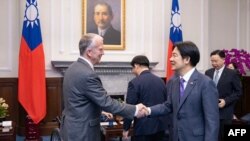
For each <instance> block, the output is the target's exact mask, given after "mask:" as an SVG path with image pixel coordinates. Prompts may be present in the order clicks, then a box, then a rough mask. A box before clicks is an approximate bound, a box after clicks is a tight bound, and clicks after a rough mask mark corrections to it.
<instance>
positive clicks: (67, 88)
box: [61, 33, 143, 141]
mask: <svg viewBox="0 0 250 141" xmlns="http://www.w3.org/2000/svg"><path fill="white" fill-rule="evenodd" d="M79 50H80V57H79V58H78V60H77V61H76V62H74V63H72V64H71V65H70V66H69V68H68V69H67V71H66V72H65V75H64V80H63V99H64V110H63V113H62V124H61V137H62V139H63V141H100V140H101V136H100V115H101V111H102V110H104V111H107V112H111V113H113V114H118V115H121V116H124V117H126V118H129V119H133V118H134V116H137V117H140V116H143V115H140V114H141V112H140V109H141V108H142V107H143V105H142V104H138V105H136V106H134V105H127V104H122V103H120V102H118V101H117V100H114V99H112V98H111V97H110V96H108V95H107V92H106V90H105V89H104V88H103V86H102V82H101V80H100V78H99V77H98V75H97V74H96V73H95V71H94V66H93V65H95V64H97V63H99V62H100V60H101V57H102V55H103V54H104V50H103V38H102V37H101V36H99V35H96V34H91V33H90V34H86V35H83V36H82V38H81V40H80V42H79Z"/></svg>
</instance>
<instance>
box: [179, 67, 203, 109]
mask: <svg viewBox="0 0 250 141" xmlns="http://www.w3.org/2000/svg"><path fill="white" fill-rule="evenodd" d="M197 79H198V72H197V70H195V71H194V73H193V74H192V75H191V77H190V79H189V80H188V83H187V86H186V88H185V90H184V95H183V96H182V97H181V98H180V103H179V106H178V109H177V111H179V110H180V108H181V106H182V105H183V103H184V102H185V101H186V99H187V97H188V96H189V95H190V94H191V91H192V89H193V88H194V86H195V85H196V80H197ZM179 93H180V92H179Z"/></svg>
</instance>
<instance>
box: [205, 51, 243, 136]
mask: <svg viewBox="0 0 250 141" xmlns="http://www.w3.org/2000/svg"><path fill="white" fill-rule="evenodd" d="M225 57H226V56H225V53H224V52H223V51H221V50H215V51H213V52H212V53H211V54H210V59H211V63H212V66H213V68H211V69H209V70H207V71H206V72H205V74H206V75H207V76H209V77H210V78H211V79H213V80H214V81H215V83H216V85H217V89H218V92H219V103H218V107H219V110H220V137H221V138H222V137H223V126H224V125H225V124H231V123H232V119H233V114H234V106H235V103H236V102H237V100H238V99H239V97H240V95H241V94H242V93H241V89H242V88H241V82H240V78H239V76H238V74H237V73H236V71H233V70H231V69H229V68H227V67H225Z"/></svg>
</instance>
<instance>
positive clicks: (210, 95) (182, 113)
mask: <svg viewBox="0 0 250 141" xmlns="http://www.w3.org/2000/svg"><path fill="white" fill-rule="evenodd" d="M199 60H200V53H199V50H198V48H197V46H196V45H195V44H194V43H192V42H189V41H187V42H180V43H176V44H175V45H174V50H173V52H172V57H171V58H170V62H171V64H172V69H173V70H174V71H175V73H177V74H178V75H179V76H177V77H174V78H173V80H171V81H170V82H168V84H167V92H168V99H167V101H166V102H165V103H163V104H158V105H155V106H152V107H150V108H147V110H148V114H149V115H150V116H159V115H164V114H168V113H173V141H217V140H218V132H219V108H218V106H217V105H218V92H217V89H216V86H215V84H214V82H213V81H212V80H211V79H210V78H208V77H207V76H205V75H204V74H201V73H200V72H198V71H197V70H196V69H195V66H196V64H197V63H198V62H199Z"/></svg>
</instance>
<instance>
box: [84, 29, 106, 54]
mask: <svg viewBox="0 0 250 141" xmlns="http://www.w3.org/2000/svg"><path fill="white" fill-rule="evenodd" d="M97 37H98V38H102V37H101V36H99V35H97V34H94V33H87V34H85V35H83V36H82V38H81V40H80V41H79V51H80V55H83V54H84V53H85V51H86V50H87V48H92V47H94V46H95V44H96V43H95V38H97Z"/></svg>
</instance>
